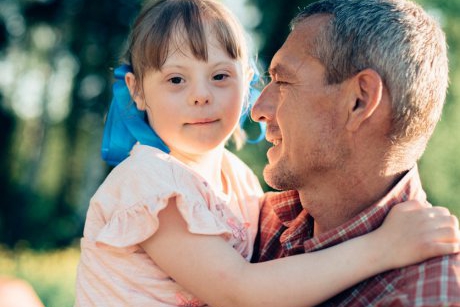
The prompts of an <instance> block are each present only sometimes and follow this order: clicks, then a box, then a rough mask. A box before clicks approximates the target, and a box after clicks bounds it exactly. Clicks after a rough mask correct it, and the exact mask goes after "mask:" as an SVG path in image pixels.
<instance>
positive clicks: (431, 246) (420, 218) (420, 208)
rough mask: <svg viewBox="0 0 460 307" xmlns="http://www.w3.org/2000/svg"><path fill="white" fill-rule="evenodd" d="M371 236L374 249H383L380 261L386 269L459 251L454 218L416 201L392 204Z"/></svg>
mask: <svg viewBox="0 0 460 307" xmlns="http://www.w3.org/2000/svg"><path fill="white" fill-rule="evenodd" d="M373 235H375V237H374V238H373V239H374V240H375V242H374V243H375V244H378V245H376V247H377V248H379V249H381V248H382V247H383V250H384V253H383V254H382V256H383V259H382V261H383V262H384V263H387V264H388V267H389V268H398V267H402V266H407V265H410V264H415V263H418V262H421V261H423V260H426V259H428V258H432V257H436V256H441V255H445V254H452V253H457V252H459V251H460V231H459V223H458V219H457V217H455V216H454V215H452V214H451V213H450V212H449V210H448V209H447V208H444V207H429V206H427V205H425V204H421V203H420V202H418V201H407V202H404V203H401V204H398V205H395V206H394V207H393V208H392V210H391V211H390V213H389V214H388V216H387V217H386V219H385V221H384V222H383V224H382V226H381V227H380V228H378V229H377V230H375V231H374V232H373ZM385 250H386V252H385Z"/></svg>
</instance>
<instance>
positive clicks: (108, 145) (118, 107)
mask: <svg viewBox="0 0 460 307" xmlns="http://www.w3.org/2000/svg"><path fill="white" fill-rule="evenodd" d="M131 71H132V70H131V66H129V65H122V66H120V67H118V68H117V69H115V72H114V74H115V83H114V85H113V98H112V102H111V104H110V108H109V113H108V114H107V119H106V122H105V126H104V135H103V138H102V149H101V154H102V159H104V160H105V161H106V162H107V163H108V164H110V165H117V164H118V163H120V162H121V161H123V160H124V159H126V158H127V157H128V155H129V152H130V151H131V149H132V148H133V146H134V144H135V143H136V142H139V143H140V144H144V145H150V146H153V147H156V148H158V149H160V150H162V151H164V152H166V153H169V148H168V147H167V146H166V144H165V143H164V142H163V141H162V140H161V139H160V137H159V136H158V134H156V132H155V131H154V130H153V129H152V128H151V127H150V125H149V124H148V123H147V121H146V118H145V117H146V114H145V112H144V111H140V110H138V109H137V107H136V104H135V103H134V101H133V100H132V99H131V95H130V93H129V90H128V87H127V85H126V82H125V75H126V73H128V72H131Z"/></svg>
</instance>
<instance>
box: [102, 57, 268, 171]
mask: <svg viewBox="0 0 460 307" xmlns="http://www.w3.org/2000/svg"><path fill="white" fill-rule="evenodd" d="M253 69H254V77H253V79H252V80H251V84H250V89H249V97H248V104H247V106H246V107H245V110H243V112H242V114H241V118H240V121H239V123H240V126H241V127H243V125H244V123H245V121H246V120H247V119H248V118H249V113H250V111H251V108H252V106H253V105H254V103H255V101H256V100H257V98H258V97H259V95H260V91H259V90H258V89H256V88H255V87H254V85H255V84H256V83H257V82H258V81H259V73H258V71H257V68H256V67H255V65H254V64H253ZM128 72H132V68H131V66H129V65H126V64H124V65H121V66H120V67H118V68H116V69H115V71H114V75H115V83H114V84H113V98H112V102H111V103H110V107H109V112H108V114H107V119H106V121H105V126H104V134H103V137H102V148H101V155H102V159H103V160H104V161H106V162H107V163H108V164H109V165H117V164H119V163H120V162H122V161H123V160H124V159H126V158H127V157H128V155H129V152H130V151H131V149H132V148H133V146H134V144H136V143H137V142H139V143H140V144H143V145H149V146H152V147H156V148H158V149H160V150H162V151H164V152H165V153H169V151H170V150H169V148H168V146H166V144H165V143H164V142H163V140H161V138H160V137H159V136H158V134H157V133H156V132H155V131H154V130H153V129H152V127H150V125H149V124H148V122H147V118H146V116H147V115H146V113H145V112H144V111H140V110H138V109H137V107H136V104H135V103H134V101H133V100H132V98H131V95H130V92H129V89H128V86H127V85H126V82H125V76H126V74H127V73H128ZM259 127H260V135H259V136H258V137H257V138H256V139H254V140H246V141H247V142H248V143H250V144H254V143H258V142H260V141H261V140H262V139H263V138H264V137H265V123H259Z"/></svg>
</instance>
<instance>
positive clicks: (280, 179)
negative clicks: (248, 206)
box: [263, 164, 294, 191]
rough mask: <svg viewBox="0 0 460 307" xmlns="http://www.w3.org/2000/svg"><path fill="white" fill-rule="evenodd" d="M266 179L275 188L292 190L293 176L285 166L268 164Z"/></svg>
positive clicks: (265, 169)
mask: <svg viewBox="0 0 460 307" xmlns="http://www.w3.org/2000/svg"><path fill="white" fill-rule="evenodd" d="M263 175H264V180H265V182H266V183H267V184H268V185H269V186H270V187H271V188H273V189H275V190H279V191H283V190H292V189H294V188H293V187H292V180H291V178H292V176H291V175H289V173H288V172H287V171H286V169H285V168H282V167H279V165H278V166H275V165H271V164H268V165H266V166H265V168H264V172H263Z"/></svg>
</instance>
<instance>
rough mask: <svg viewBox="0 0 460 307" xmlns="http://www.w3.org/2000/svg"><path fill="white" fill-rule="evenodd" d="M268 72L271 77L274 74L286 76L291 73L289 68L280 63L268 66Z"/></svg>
mask: <svg viewBox="0 0 460 307" xmlns="http://www.w3.org/2000/svg"><path fill="white" fill-rule="evenodd" d="M268 73H269V74H270V76H271V77H274V76H279V77H288V76H292V75H293V73H292V71H291V70H289V69H288V68H286V67H284V66H281V65H275V66H273V67H270V68H269V69H268Z"/></svg>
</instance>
